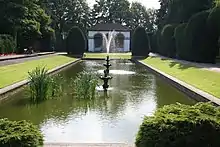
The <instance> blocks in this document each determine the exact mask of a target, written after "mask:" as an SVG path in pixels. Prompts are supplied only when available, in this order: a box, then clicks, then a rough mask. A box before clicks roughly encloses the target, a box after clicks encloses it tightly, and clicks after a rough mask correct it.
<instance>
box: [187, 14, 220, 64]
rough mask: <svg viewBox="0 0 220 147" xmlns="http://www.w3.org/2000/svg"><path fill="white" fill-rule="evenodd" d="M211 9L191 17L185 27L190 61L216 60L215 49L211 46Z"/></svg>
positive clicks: (208, 61)
mask: <svg viewBox="0 0 220 147" xmlns="http://www.w3.org/2000/svg"><path fill="white" fill-rule="evenodd" d="M208 16H209V11H202V12H199V13H197V14H195V15H194V16H192V17H191V19H190V20H189V23H188V25H187V26H186V28H185V31H186V39H187V45H188V47H187V48H186V49H187V51H188V52H189V53H188V55H190V56H189V59H188V60H190V61H195V62H207V63H214V62H215V56H216V54H215V51H213V49H211V48H210V43H209V37H208V36H209V35H208V34H209V33H208V27H207V18H208Z"/></svg>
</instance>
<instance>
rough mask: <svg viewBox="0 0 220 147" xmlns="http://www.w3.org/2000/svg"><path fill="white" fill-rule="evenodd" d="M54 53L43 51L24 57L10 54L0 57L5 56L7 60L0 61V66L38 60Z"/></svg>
mask: <svg viewBox="0 0 220 147" xmlns="http://www.w3.org/2000/svg"><path fill="white" fill-rule="evenodd" d="M55 55H56V54H51V53H44V54H40V55H35V56H28V57H26V55H15V56H12V57H10V56H6V57H0V59H3V58H7V60H4V61H0V66H6V65H11V64H18V63H22V62H25V61H31V60H38V59H41V58H46V57H49V56H55ZM19 57H23V58H19Z"/></svg>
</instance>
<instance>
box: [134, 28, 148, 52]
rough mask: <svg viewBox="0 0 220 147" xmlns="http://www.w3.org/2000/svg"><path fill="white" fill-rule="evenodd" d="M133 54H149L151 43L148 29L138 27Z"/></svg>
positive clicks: (135, 32)
mask: <svg viewBox="0 0 220 147" xmlns="http://www.w3.org/2000/svg"><path fill="white" fill-rule="evenodd" d="M131 50H132V56H148V54H149V43H148V36H147V34H146V31H145V29H144V28H142V27H137V28H136V29H135V31H134V35H133V38H132V47H131Z"/></svg>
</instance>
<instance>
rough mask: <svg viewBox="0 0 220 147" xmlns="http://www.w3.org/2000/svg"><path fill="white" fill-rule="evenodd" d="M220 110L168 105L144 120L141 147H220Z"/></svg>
mask: <svg viewBox="0 0 220 147" xmlns="http://www.w3.org/2000/svg"><path fill="white" fill-rule="evenodd" d="M219 135H220V109H219V108H217V107H215V106H212V105H211V104H207V103H198V104H196V105H194V106H188V105H181V104H176V105H168V106H164V107H163V108H160V109H158V110H157V111H156V112H155V114H154V116H148V117H145V118H144V121H143V123H142V125H141V126H140V129H139V132H138V134H137V137H136V146H137V147H219V146H220V139H219Z"/></svg>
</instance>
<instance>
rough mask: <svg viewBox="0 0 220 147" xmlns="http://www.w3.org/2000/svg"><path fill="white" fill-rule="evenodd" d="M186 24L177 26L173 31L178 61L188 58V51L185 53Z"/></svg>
mask: <svg viewBox="0 0 220 147" xmlns="http://www.w3.org/2000/svg"><path fill="white" fill-rule="evenodd" d="M186 25H187V24H186V23H183V24H179V25H178V26H177V27H176V29H175V31H174V37H175V42H176V55H177V58H178V59H185V60H186V59H187V58H188V56H189V55H188V53H189V52H188V51H187V46H186V44H187V42H186V41H187V40H186V38H185V37H186V35H185V27H186Z"/></svg>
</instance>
